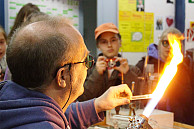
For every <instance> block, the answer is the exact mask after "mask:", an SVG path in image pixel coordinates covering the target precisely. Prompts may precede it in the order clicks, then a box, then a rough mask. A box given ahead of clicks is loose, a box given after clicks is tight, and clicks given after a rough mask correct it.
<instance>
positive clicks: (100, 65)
mask: <svg viewBox="0 0 194 129" xmlns="http://www.w3.org/2000/svg"><path fill="white" fill-rule="evenodd" d="M106 67H107V63H106V57H105V56H99V57H98V59H97V62H96V69H97V71H98V73H99V74H100V75H102V74H103V73H104V71H105V70H106Z"/></svg>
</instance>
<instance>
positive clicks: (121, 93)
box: [95, 84, 132, 113]
mask: <svg viewBox="0 0 194 129" xmlns="http://www.w3.org/2000/svg"><path fill="white" fill-rule="evenodd" d="M131 96H132V93H131V90H130V89H129V87H128V86H127V85H126V84H121V85H119V86H112V87H110V88H109V89H108V90H107V91H106V92H105V93H104V94H103V95H101V96H100V97H98V98H96V99H95V108H96V111H97V113H99V112H102V111H106V110H110V109H113V108H115V107H116V106H120V105H125V104H129V103H130V98H131Z"/></svg>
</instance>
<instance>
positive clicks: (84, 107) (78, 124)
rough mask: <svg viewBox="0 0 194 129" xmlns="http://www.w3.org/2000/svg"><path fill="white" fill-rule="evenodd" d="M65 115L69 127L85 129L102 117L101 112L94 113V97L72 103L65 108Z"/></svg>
mask: <svg viewBox="0 0 194 129" xmlns="http://www.w3.org/2000/svg"><path fill="white" fill-rule="evenodd" d="M65 116H66V118H67V120H68V122H69V126H70V128H71V129H77V128H79V129H86V128H88V127H89V126H90V125H93V124H95V123H98V122H100V121H102V120H103V119H104V114H103V112H101V113H98V114H97V113H96V110H95V107H94V99H92V100H88V101H84V102H76V103H72V104H71V105H70V106H69V107H68V108H67V110H66V112H65Z"/></svg>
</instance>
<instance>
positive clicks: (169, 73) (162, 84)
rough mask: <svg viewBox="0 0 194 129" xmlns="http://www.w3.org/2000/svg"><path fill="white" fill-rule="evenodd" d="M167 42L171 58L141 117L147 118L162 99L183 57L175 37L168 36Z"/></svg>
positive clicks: (179, 44)
mask: <svg viewBox="0 0 194 129" xmlns="http://www.w3.org/2000/svg"><path fill="white" fill-rule="evenodd" d="M168 40H169V43H170V46H171V48H172V49H171V53H172V58H171V60H169V62H167V63H166V65H165V67H164V70H163V73H162V76H161V78H160V79H159V82H158V84H157V86H156V89H155V90H154V92H153V93H152V99H151V100H150V101H149V103H148V104H147V105H146V107H145V109H144V112H143V115H145V116H146V117H149V116H150V114H151V113H152V111H153V110H154V108H155V107H156V105H157V104H158V102H159V101H160V99H161V98H162V96H163V94H164V92H165V90H166V88H167V87H168V85H169V83H170V81H171V80H172V79H173V77H174V76H175V74H176V72H177V65H178V64H180V63H181V62H182V61H183V55H182V53H181V43H180V39H178V38H177V37H176V36H175V35H173V34H169V35H168Z"/></svg>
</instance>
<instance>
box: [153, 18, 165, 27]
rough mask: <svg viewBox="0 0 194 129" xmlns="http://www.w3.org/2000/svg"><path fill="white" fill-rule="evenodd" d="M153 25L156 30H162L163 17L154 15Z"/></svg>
mask: <svg viewBox="0 0 194 129" xmlns="http://www.w3.org/2000/svg"><path fill="white" fill-rule="evenodd" d="M155 27H156V28H155V29H156V30H158V31H162V30H163V29H164V18H163V17H162V16H157V17H156V22H155Z"/></svg>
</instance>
